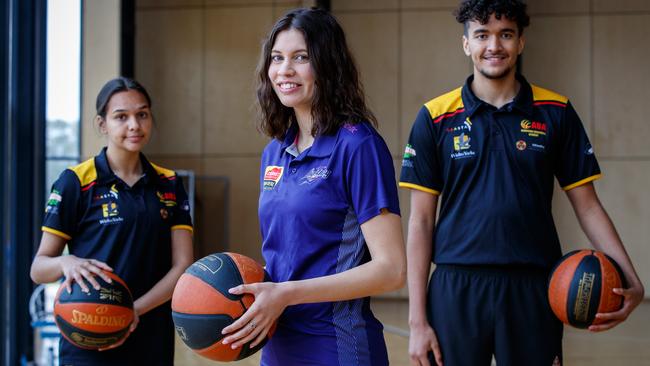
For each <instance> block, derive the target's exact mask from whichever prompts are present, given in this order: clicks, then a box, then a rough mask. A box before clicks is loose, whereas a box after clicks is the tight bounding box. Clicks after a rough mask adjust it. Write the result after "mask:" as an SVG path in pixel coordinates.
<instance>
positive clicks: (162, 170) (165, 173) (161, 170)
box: [149, 162, 176, 178]
mask: <svg viewBox="0 0 650 366" xmlns="http://www.w3.org/2000/svg"><path fill="white" fill-rule="evenodd" d="M149 163H150V164H151V166H152V167H153V168H154V169H156V173H158V175H163V176H165V177H167V178H171V177H174V176H176V172H175V171H173V170H171V169H166V168H163V167H161V166H158V165H156V164H154V163H152V162H149Z"/></svg>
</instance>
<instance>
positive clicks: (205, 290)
mask: <svg viewBox="0 0 650 366" xmlns="http://www.w3.org/2000/svg"><path fill="white" fill-rule="evenodd" d="M265 281H270V279H269V276H268V274H266V272H265V271H264V268H262V266H261V265H259V264H258V263H257V262H255V261H254V260H253V259H251V258H248V257H246V256H243V255H241V254H236V253H217V254H211V255H208V256H207V257H204V258H202V259H200V260H198V261H196V262H194V264H192V265H191V266H190V267H189V268H188V269H187V270H186V271H185V273H183V275H181V278H180V279H179V280H178V282H177V283H176V288H175V289H174V294H173V296H172V318H173V319H174V325H175V327H176V332H177V333H178V335H179V337H180V338H181V339H182V340H183V342H185V344H186V345H188V346H189V347H190V348H191V349H192V350H193V351H194V352H196V353H198V354H199V355H201V356H203V357H207V358H209V359H211V360H215V361H235V360H241V359H243V358H246V357H248V356H250V355H252V354H254V353H255V352H257V351H258V350H259V349H261V348H262V347H263V346H264V344H265V343H266V341H264V342H261V343H260V344H258V345H256V346H255V347H253V348H250V343H251V342H249V343H247V344H245V345H243V346H242V347H239V348H237V349H232V348H231V345H230V344H227V345H224V344H223V343H221V340H222V339H223V338H224V337H225V336H224V335H222V334H221V330H222V329H223V328H225V327H227V326H228V325H230V324H232V323H233V322H234V321H235V320H237V319H238V318H239V317H241V316H242V315H243V314H244V312H246V309H248V308H249V307H250V306H251V304H253V301H254V300H255V299H254V298H253V296H252V295H251V294H244V295H232V294H230V293H229V292H228V290H229V289H230V288H233V287H236V286H239V285H241V284H249V283H255V282H265ZM274 328H275V327H274ZM274 328H273V329H272V331H273V330H274ZM272 331H271V332H270V333H272ZM270 335H271V334H269V335H267V339H268V337H270Z"/></svg>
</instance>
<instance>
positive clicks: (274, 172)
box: [264, 165, 284, 191]
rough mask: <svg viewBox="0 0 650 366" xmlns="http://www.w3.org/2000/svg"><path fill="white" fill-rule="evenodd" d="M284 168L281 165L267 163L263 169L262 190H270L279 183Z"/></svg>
mask: <svg viewBox="0 0 650 366" xmlns="http://www.w3.org/2000/svg"><path fill="white" fill-rule="evenodd" d="M283 172H284V168H283V167H281V166H274V165H269V166H267V167H266V169H264V190H265V191H270V190H272V189H273V188H275V186H276V185H277V184H278V183H280V178H282V173H283Z"/></svg>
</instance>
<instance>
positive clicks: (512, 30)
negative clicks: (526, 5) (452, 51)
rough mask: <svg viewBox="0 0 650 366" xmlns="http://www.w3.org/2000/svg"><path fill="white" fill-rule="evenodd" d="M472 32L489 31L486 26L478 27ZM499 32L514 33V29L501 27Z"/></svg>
mask: <svg viewBox="0 0 650 366" xmlns="http://www.w3.org/2000/svg"><path fill="white" fill-rule="evenodd" d="M472 33H473V34H480V33H489V31H488V30H487V28H479V29H476V30H474V32H472ZM499 33H516V31H515V30H514V29H513V28H503V29H500V30H499Z"/></svg>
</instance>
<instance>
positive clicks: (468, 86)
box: [400, 0, 644, 366]
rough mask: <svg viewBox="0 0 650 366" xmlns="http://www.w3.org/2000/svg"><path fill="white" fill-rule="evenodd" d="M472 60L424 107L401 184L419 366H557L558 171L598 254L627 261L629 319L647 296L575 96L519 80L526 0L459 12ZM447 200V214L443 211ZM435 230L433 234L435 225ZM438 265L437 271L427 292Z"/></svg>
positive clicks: (614, 319)
mask: <svg viewBox="0 0 650 366" xmlns="http://www.w3.org/2000/svg"><path fill="white" fill-rule="evenodd" d="M456 15H457V17H456V18H457V20H458V21H459V22H460V23H463V24H464V26H465V33H464V36H463V50H464V51H465V54H467V56H468V57H470V58H471V60H472V62H473V64H474V72H473V75H472V76H470V77H469V78H468V79H467V81H466V83H465V85H464V86H463V87H461V88H458V89H456V90H453V91H451V92H449V93H447V94H444V95H442V96H440V97H437V98H435V99H433V100H431V101H429V102H427V103H426V104H425V105H424V106H423V107H422V109H421V110H420V112H419V114H418V116H417V118H416V120H415V122H414V125H413V128H412V130H411V134H410V137H409V141H408V144H407V146H406V151H405V154H404V161H403V166H402V174H401V178H400V186H401V187H404V188H409V189H411V215H410V219H409V230H408V241H407V257H408V285H409V296H410V304H409V323H410V328H411V337H410V344H409V354H410V356H411V362H412V364H413V365H429V364H430V363H434V361H435V363H437V364H443V361H444V364H446V365H472V366H475V365H489V364H490V361H491V359H492V356H493V355H494V357H495V358H496V360H497V363H498V364H499V365H549V366H550V365H559V364H561V363H562V324H561V323H560V322H559V321H558V320H557V319H556V318H555V317H554V315H553V314H552V313H551V310H550V307H549V305H548V302H547V299H546V281H547V276H548V272H549V269H550V268H551V267H552V266H553V265H554V264H555V262H556V261H557V260H558V259H559V258H560V256H561V248H560V243H559V240H558V237H557V232H556V229H555V225H554V223H553V218H552V213H551V198H552V194H553V185H554V177H555V178H557V180H558V182H559V183H560V185H561V186H562V188H563V190H564V191H565V192H566V194H567V196H568V197H569V200H570V201H571V204H572V205H573V208H574V210H575V212H576V215H577V217H578V220H579V221H580V224H581V226H582V227H583V229H584V231H585V233H586V234H587V236H588V237H589V238H590V240H591V241H592V242H593V245H594V246H595V247H596V249H599V250H602V251H604V252H605V253H607V254H609V255H610V256H611V257H613V258H614V259H615V260H616V261H617V262H618V263H619V264H620V266H621V267H622V269H623V272H624V273H625V277H626V279H627V283H628V285H629V288H627V289H616V290H615V292H616V293H618V294H620V295H623V296H624V297H625V302H624V306H623V308H622V309H621V310H620V311H617V312H613V313H607V314H599V315H597V317H598V318H600V319H602V320H604V321H605V322H604V323H603V324H601V325H596V326H591V327H590V328H589V329H590V330H591V331H603V330H606V329H610V328H612V327H614V326H615V325H617V324H618V323H620V322H622V321H623V320H625V319H626V318H627V316H628V315H629V314H630V313H631V312H632V310H633V309H634V308H635V307H636V306H637V305H638V304H639V302H641V300H642V299H643V292H644V290H643V286H642V284H641V282H640V280H639V278H638V276H637V274H636V273H635V270H634V268H633V266H632V263H631V261H630V259H629V257H628V255H627V254H626V252H625V249H624V247H623V244H622V243H621V240H620V238H619V237H618V235H617V233H616V230H615V229H614V226H613V224H612V222H611V221H610V219H609V217H608V216H607V213H606V212H605V210H604V209H603V207H602V206H601V204H600V202H599V200H598V197H597V195H596V192H595V190H594V186H593V184H592V181H593V180H595V179H597V178H599V177H600V175H601V174H600V168H599V167H598V163H597V161H596V158H595V156H594V153H593V149H592V147H591V145H590V143H589V140H588V138H587V135H586V133H585V130H584V128H583V126H582V123H581V121H580V119H579V117H578V115H577V114H576V112H575V110H574V108H573V106H572V105H571V103H570V102H569V101H568V99H567V98H566V97H564V96H562V95H559V94H557V93H554V92H552V91H549V90H546V89H543V88H539V87H537V86H534V85H530V84H528V82H526V80H525V79H524V78H523V76H521V75H519V74H517V73H516V63H517V58H518V56H519V55H520V54H521V52H522V51H523V48H524V43H525V40H524V37H523V34H522V33H523V28H524V27H526V26H527V25H528V22H529V18H528V15H527V14H526V6H525V4H523V3H522V2H520V1H517V0H493V1H485V0H468V1H464V2H463V3H461V5H460V7H459V9H458V10H457V12H456ZM439 196H440V201H441V206H440V218H439V219H438V221H437V222H436V209H437V206H438V197H439ZM434 224H435V230H434ZM431 261H433V262H434V263H436V265H437V267H436V270H435V272H434V273H433V275H432V276H431V280H430V282H429V285H428V290H427V276H428V274H429V266H430V263H431Z"/></svg>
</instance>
